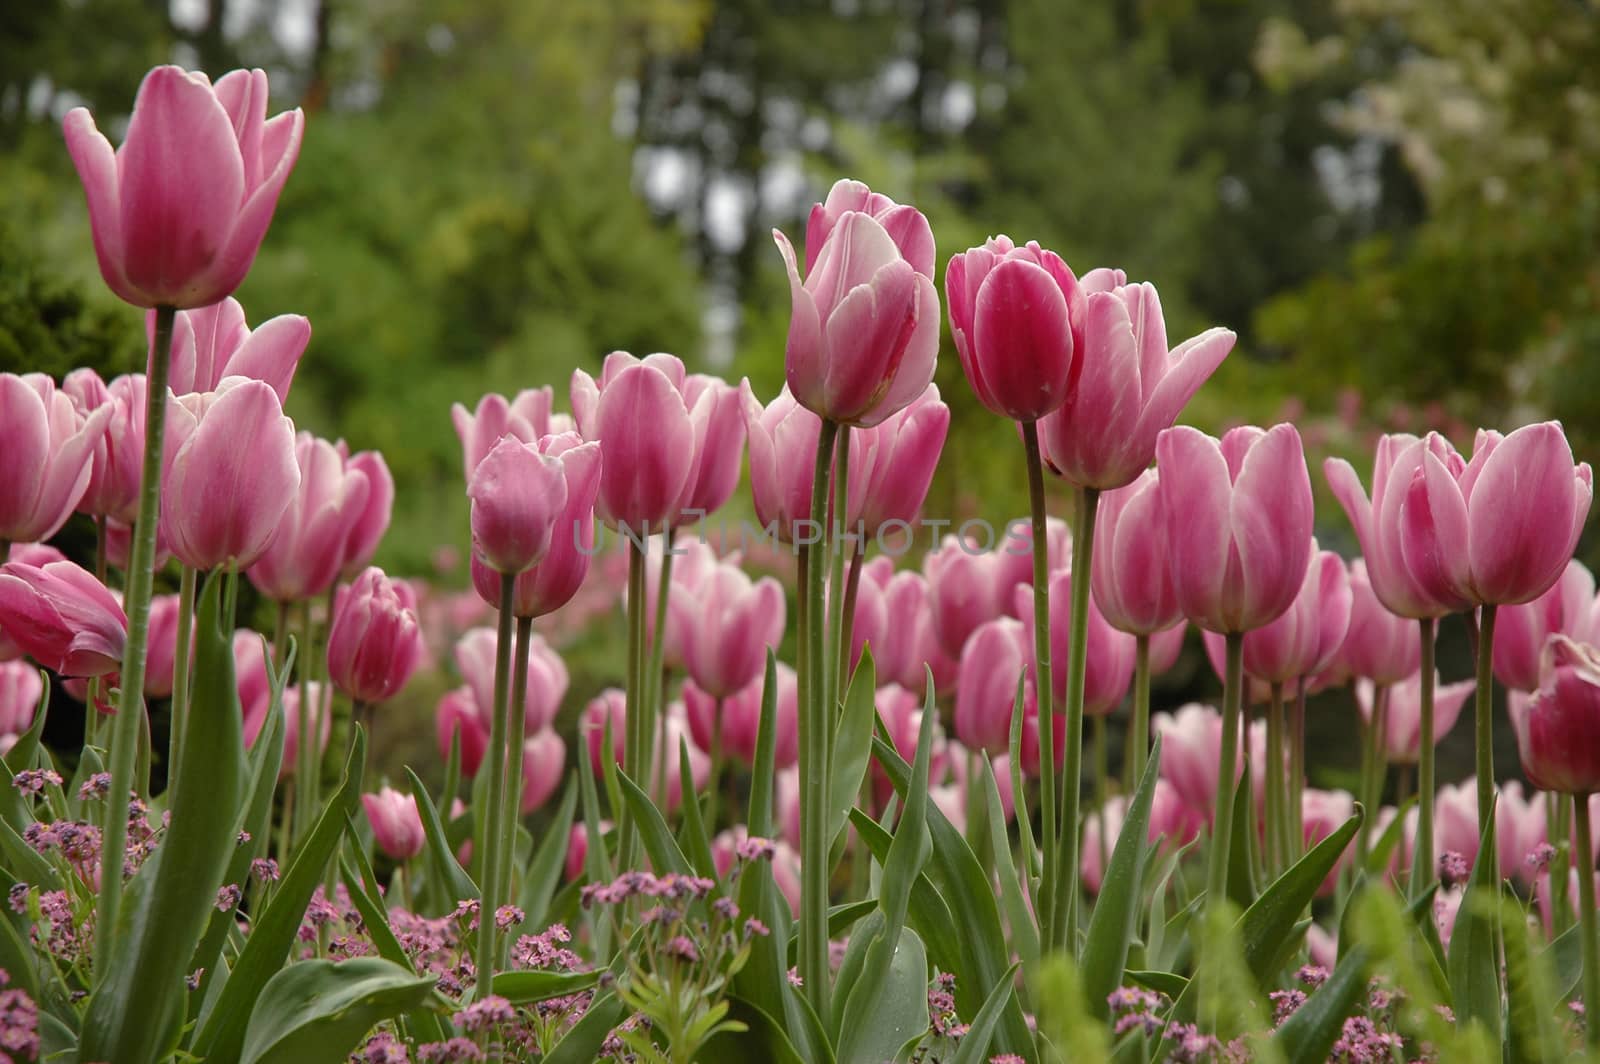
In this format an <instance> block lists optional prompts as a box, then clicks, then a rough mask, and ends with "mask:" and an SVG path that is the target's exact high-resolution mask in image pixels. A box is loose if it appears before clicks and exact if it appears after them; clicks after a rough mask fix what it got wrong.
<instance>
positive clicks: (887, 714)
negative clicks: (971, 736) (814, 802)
mask: <svg viewBox="0 0 1600 1064" xmlns="http://www.w3.org/2000/svg"><path fill="white" fill-rule="evenodd" d="M873 699H874V702H875V704H876V706H877V710H878V717H879V718H880V719H881V720H882V721H883V726H884V727H885V728H886V729H888V732H889V742H890V744H891V745H893V746H894V748H895V752H896V753H898V754H899V755H900V757H901V759H902V760H904V761H906V762H907V763H910V762H911V761H912V760H913V759H914V758H915V757H916V756H917V740H918V737H919V735H920V734H921V731H922V699H920V698H918V697H917V696H916V695H914V694H912V693H911V692H910V691H908V690H906V689H905V688H904V687H900V686H899V685H897V684H892V683H891V684H884V685H882V686H881V687H879V688H878V690H877V692H876V693H875V695H874V696H873ZM875 761H876V759H874V762H875ZM948 761H949V749H948V744H947V743H946V742H945V737H944V727H943V726H942V725H941V724H940V723H939V722H938V721H937V720H935V721H934V724H933V750H932V752H931V754H930V755H929V760H928V778H929V779H930V780H937V779H941V778H943V776H944V771H945V766H946V764H947V763H948ZM871 775H872V781H873V793H874V795H875V796H876V797H877V799H878V802H879V803H880V805H881V804H882V803H883V802H884V801H886V800H887V799H888V797H889V793H890V791H891V789H892V788H891V787H890V785H889V777H888V776H887V775H886V774H885V773H884V771H883V766H881V765H878V764H876V763H874V764H873V766H872V769H871ZM797 804H798V798H797ZM798 815H799V814H798V811H797V812H796V816H798ZM795 838H796V839H798V838H799V836H798V835H796V836H795Z"/></svg>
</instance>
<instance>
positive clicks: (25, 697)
mask: <svg viewBox="0 0 1600 1064" xmlns="http://www.w3.org/2000/svg"><path fill="white" fill-rule="evenodd" d="M43 696H44V677H42V676H40V675H39V670H38V669H36V668H34V667H33V666H32V665H29V664H28V663H27V662H23V661H6V662H0V742H3V737H4V736H10V737H11V738H12V740H13V741H14V740H15V739H16V737H17V736H19V735H21V734H22V733H23V732H25V731H27V730H28V729H29V728H31V727H32V726H33V717H34V714H35V713H37V712H38V710H39V699H40V698H42V697H43ZM5 745H6V746H7V748H8V749H9V747H10V744H9V743H6V744H5ZM0 752H3V751H0Z"/></svg>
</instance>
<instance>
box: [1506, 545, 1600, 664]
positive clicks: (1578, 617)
mask: <svg viewBox="0 0 1600 1064" xmlns="http://www.w3.org/2000/svg"><path fill="white" fill-rule="evenodd" d="M1594 605H1595V587H1594V575H1593V574H1592V573H1590V572H1589V569H1588V567H1587V566H1585V565H1584V564H1583V563H1582V562H1580V561H1577V560H1576V559H1574V560H1573V561H1570V562H1568V563H1567V568H1566V570H1565V571H1564V572H1563V573H1562V574H1561V578H1560V579H1559V580H1557V581H1556V582H1555V584H1554V585H1553V586H1551V588H1550V590H1548V591H1546V592H1545V593H1544V594H1542V595H1540V596H1539V597H1538V598H1536V599H1534V600H1533V601H1532V602H1524V603H1521V604H1519V605H1515V606H1504V607H1501V608H1500V609H1499V610H1497V611H1496V613H1495V622H1494V674H1495V678H1496V679H1498V680H1499V681H1500V682H1501V683H1503V684H1505V685H1506V686H1507V687H1513V688H1516V689H1517V690H1520V691H1536V690H1538V688H1539V653H1540V651H1542V650H1543V649H1544V644H1545V641H1546V640H1547V639H1549V637H1550V636H1551V635H1553V634H1556V633H1560V634H1561V635H1565V636H1570V637H1572V638H1573V639H1576V640H1578V641H1579V642H1587V641H1588V640H1589V639H1592V638H1593V637H1594V636H1595V635H1597V634H1600V633H1595V632H1591V631H1590V629H1589V624H1590V612H1591V611H1592V610H1593V609H1594Z"/></svg>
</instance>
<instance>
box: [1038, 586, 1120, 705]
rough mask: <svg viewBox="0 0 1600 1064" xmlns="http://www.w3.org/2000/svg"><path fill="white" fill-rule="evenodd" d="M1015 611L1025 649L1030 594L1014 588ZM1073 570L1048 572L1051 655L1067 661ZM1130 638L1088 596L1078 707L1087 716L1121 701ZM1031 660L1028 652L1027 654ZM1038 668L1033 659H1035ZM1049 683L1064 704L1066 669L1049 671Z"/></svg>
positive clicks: (1059, 700) (1056, 696)
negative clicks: (1020, 621) (1086, 642)
mask: <svg viewBox="0 0 1600 1064" xmlns="http://www.w3.org/2000/svg"><path fill="white" fill-rule="evenodd" d="M1012 594H1013V596H1014V598H1015V603H1014V605H1015V610H1016V612H1017V613H1018V614H1019V615H1021V616H1022V617H1023V627H1024V628H1025V629H1026V630H1027V636H1028V641H1027V645H1028V646H1029V647H1032V646H1034V642H1033V638H1034V637H1033V611H1032V609H1031V608H1030V607H1031V606H1032V604H1033V592H1032V591H1029V590H1027V589H1026V588H1016V589H1014V590H1013V592H1012ZM1071 612H1072V573H1071V571H1070V570H1067V569H1057V570H1056V571H1055V572H1054V573H1052V574H1050V654H1051V659H1052V660H1054V661H1061V662H1064V661H1066V660H1067V651H1068V645H1067V644H1068V636H1069V634H1070V632H1071V624H1070V622H1071ZM1135 649H1136V648H1135V641H1134V638H1133V636H1131V635H1129V634H1128V633H1127V632H1119V631H1117V629H1115V628H1113V627H1111V625H1110V624H1109V623H1108V622H1107V621H1106V619H1105V617H1104V616H1102V615H1101V613H1100V608H1099V607H1098V606H1096V605H1095V603H1094V599H1093V598H1092V597H1091V598H1090V599H1089V613H1088V649H1087V650H1086V651H1085V653H1084V681H1083V711H1084V713H1086V714H1088V715H1089V716H1091V717H1103V716H1106V715H1107V714H1109V713H1110V712H1112V711H1113V710H1114V709H1116V708H1117V707H1118V706H1120V705H1121V704H1122V700H1123V698H1124V697H1126V696H1127V694H1128V686H1129V685H1130V684H1131V683H1133V659H1134V655H1135ZM1029 660H1030V661H1031V660H1032V655H1029ZM1034 665H1035V667H1037V662H1035V663H1034ZM1050 681H1051V682H1050V686H1051V687H1052V688H1053V689H1054V694H1055V698H1056V701H1057V702H1058V703H1063V702H1065V700H1066V697H1067V670H1066V669H1064V668H1063V669H1056V670H1054V671H1053V672H1052V673H1051V675H1050Z"/></svg>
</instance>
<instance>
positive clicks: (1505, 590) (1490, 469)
mask: <svg viewBox="0 0 1600 1064" xmlns="http://www.w3.org/2000/svg"><path fill="white" fill-rule="evenodd" d="M1576 483H1577V481H1576V480H1575V478H1574V467H1573V462H1572V449H1571V447H1569V446H1568V444H1567V440H1566V436H1565V435H1564V434H1563V433H1562V431H1561V428H1560V426H1559V425H1557V424H1556V423H1555V422H1553V421H1547V422H1544V423H1542V424H1538V425H1526V426H1524V427H1522V428H1520V429H1518V430H1517V431H1515V432H1513V433H1512V434H1511V435H1509V436H1507V437H1506V438H1505V440H1504V441H1503V442H1502V443H1501V444H1500V445H1499V446H1498V447H1496V448H1495V449H1494V452H1493V453H1492V454H1490V456H1489V458H1488V461H1486V462H1485V463H1484V464H1483V467H1482V471H1481V472H1480V473H1479V475H1478V479H1477V483H1476V484H1475V486H1474V488H1473V492H1472V499H1471V504H1470V507H1469V508H1468V509H1467V513H1466V522H1464V523H1470V527H1471V529H1472V536H1471V546H1470V549H1469V553H1470V557H1471V572H1472V576H1471V579H1472V583H1473V585H1474V588H1475V590H1476V592H1477V596H1478V599H1479V601H1482V602H1494V603H1508V602H1527V601H1528V600H1530V599H1533V598H1537V597H1538V596H1539V595H1542V594H1544V593H1545V591H1547V590H1549V589H1550V587H1551V586H1553V585H1554V583H1555V581H1556V580H1557V579H1559V578H1560V576H1561V571H1562V570H1563V569H1564V568H1566V564H1567V561H1568V560H1569V559H1570V558H1571V557H1572V549H1573V546H1574V544H1575V539H1574V537H1573V536H1572V534H1571V533H1572V528H1573V525H1574V519H1573V510H1574V508H1575V507H1576V506H1577V504H1578V499H1577V492H1576V491H1575V485H1576Z"/></svg>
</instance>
